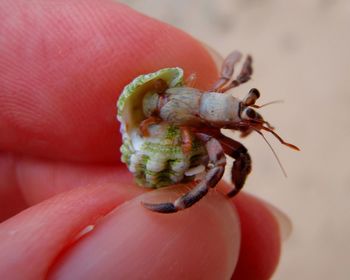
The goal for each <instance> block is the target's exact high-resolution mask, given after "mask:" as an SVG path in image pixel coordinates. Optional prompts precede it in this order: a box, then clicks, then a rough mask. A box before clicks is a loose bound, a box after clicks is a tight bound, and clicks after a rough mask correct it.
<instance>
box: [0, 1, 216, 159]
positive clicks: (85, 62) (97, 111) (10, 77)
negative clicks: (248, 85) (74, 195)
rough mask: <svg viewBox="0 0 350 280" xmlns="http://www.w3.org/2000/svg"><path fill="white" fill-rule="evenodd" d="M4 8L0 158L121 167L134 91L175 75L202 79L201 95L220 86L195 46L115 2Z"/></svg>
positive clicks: (176, 32)
mask: <svg viewBox="0 0 350 280" xmlns="http://www.w3.org/2000/svg"><path fill="white" fill-rule="evenodd" d="M1 5H2V9H0V18H1V19H2V20H1V22H0V33H1V34H2V36H1V38H6V40H2V41H1V44H0V88H1V91H0V132H1V137H0V150H6V151H12V152H17V153H24V154H29V155H35V156H40V157H45V158H54V159H65V160H70V161H85V162H86V161H89V162H117V161H119V158H120V154H119V151H118V149H117V148H116V147H118V146H119V145H120V143H121V138H120V134H119V125H118V123H117V121H116V119H115V116H116V108H115V104H116V101H117V98H118V95H119V94H120V92H121V91H122V89H123V87H124V86H125V85H126V84H128V83H129V82H130V81H131V80H132V79H134V78H135V77H137V76H138V75H140V74H145V73H149V72H152V71H156V70H159V69H160V68H164V67H172V66H180V67H183V68H184V69H185V72H186V73H187V74H188V75H189V74H191V73H194V72H195V73H197V76H198V81H197V84H198V86H199V87H200V88H208V87H209V86H210V84H211V83H212V82H213V81H214V80H215V79H216V76H217V70H216V66H215V64H214V62H213V60H212V58H211V57H210V55H209V54H208V52H207V50H205V49H204V48H203V46H201V45H200V44H199V43H198V42H197V41H196V40H194V39H193V38H191V37H190V36H188V35H187V34H185V33H184V32H182V31H180V30H177V29H176V28H173V27H171V26H169V25H166V24H164V23H161V22H159V21H156V20H154V19H151V18H149V17H146V16H144V15H141V14H139V13H137V12H135V11H133V10H132V9H130V8H128V7H127V6H124V5H122V4H119V3H116V1H111V0H110V1H109V0H104V1H92V0H77V1H59V2H57V1H46V0H36V1H19V0H17V1H13V0H8V1H6V0H5V1H2V4H1ZM141 27H142V28H141ZM28 139H30V141H28Z"/></svg>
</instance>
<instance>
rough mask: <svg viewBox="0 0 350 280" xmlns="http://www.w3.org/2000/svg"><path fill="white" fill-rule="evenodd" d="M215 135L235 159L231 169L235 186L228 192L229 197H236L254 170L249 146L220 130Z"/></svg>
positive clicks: (226, 152)
mask: <svg viewBox="0 0 350 280" xmlns="http://www.w3.org/2000/svg"><path fill="white" fill-rule="evenodd" d="M215 137H216V138H217V139H218V140H219V141H220V143H221V145H222V148H223V149H224V152H225V154H227V155H228V156H230V157H232V158H233V159H234V160H235V161H234V162H233V166H232V169H231V181H232V183H233V185H234V186H235V188H234V189H233V190H232V191H230V192H229V193H228V194H227V196H228V197H234V196H235V195H236V194H238V193H239V191H240V190H241V189H242V188H243V186H244V183H245V181H246V179H247V176H248V175H249V173H250V171H251V170H252V161H251V158H250V155H249V154H248V150H247V148H246V147H244V146H243V145H242V144H241V143H239V142H238V141H235V140H233V139H231V138H229V137H227V136H225V135H223V134H221V133H220V132H219V134H218V135H216V136H215Z"/></svg>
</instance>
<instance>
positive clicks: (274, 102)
mask: <svg viewBox="0 0 350 280" xmlns="http://www.w3.org/2000/svg"><path fill="white" fill-rule="evenodd" d="M283 102H284V101H283V100H274V101H271V102H267V103H265V104H263V105H256V104H254V105H250V107H253V108H257V109H260V108H262V107H266V106H268V105H271V104H278V103H283Z"/></svg>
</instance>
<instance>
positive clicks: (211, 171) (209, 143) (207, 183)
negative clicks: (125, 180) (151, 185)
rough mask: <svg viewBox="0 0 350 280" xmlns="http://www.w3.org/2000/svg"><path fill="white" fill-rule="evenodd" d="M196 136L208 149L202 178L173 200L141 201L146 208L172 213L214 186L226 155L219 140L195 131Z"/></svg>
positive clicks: (222, 170) (221, 170)
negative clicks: (207, 159) (207, 160)
mask: <svg viewBox="0 0 350 280" xmlns="http://www.w3.org/2000/svg"><path fill="white" fill-rule="evenodd" d="M196 136H197V138H198V139H200V140H201V141H203V142H204V143H205V147H206V149H207V151H208V157H209V163H208V167H207V168H208V170H207V172H206V174H205V175H204V178H203V179H202V180H201V181H199V183H198V184H197V185H196V186H195V187H194V188H193V189H192V190H190V191H189V192H188V193H186V194H185V195H183V196H181V197H179V198H178V199H176V200H175V202H165V203H146V202H143V205H144V206H145V207H146V208H147V209H149V210H152V211H155V212H160V213H174V212H177V211H180V210H183V209H186V208H188V207H190V206H192V205H193V204H195V203H196V202H197V201H199V200H200V199H201V198H203V197H204V196H205V195H206V194H207V193H208V191H209V189H210V188H213V187H215V186H216V185H217V183H218V182H219V181H220V180H221V178H222V176H223V174H224V171H225V165H226V157H225V154H224V151H223V149H222V147H221V145H220V143H219V141H218V140H216V139H215V138H213V137H211V136H209V135H206V134H203V133H196Z"/></svg>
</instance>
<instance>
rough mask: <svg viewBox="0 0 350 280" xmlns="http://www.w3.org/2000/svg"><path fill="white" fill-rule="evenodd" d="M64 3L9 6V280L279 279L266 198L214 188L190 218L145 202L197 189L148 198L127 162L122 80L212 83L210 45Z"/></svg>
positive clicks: (0, 70) (0, 102)
mask: <svg viewBox="0 0 350 280" xmlns="http://www.w3.org/2000/svg"><path fill="white" fill-rule="evenodd" d="M56 3H57V4H55V5H54V4H53V2H49V1H46V0H42V1H20V0H11V1H10V0H9V1H2V9H0V18H1V19H2V20H1V22H0V33H1V34H2V35H1V37H2V38H6V40H1V44H0V88H1V90H0V135H1V137H0V219H1V220H4V222H3V223H2V224H0V279H22V278H23V277H24V276H25V279H42V278H45V277H48V278H52V279H72V276H75V277H73V278H75V279H98V278H103V279H108V278H107V276H108V277H110V278H116V277H118V276H119V277H120V278H123V276H125V277H126V276H127V277H128V278H130V279H135V278H136V279H137V278H139V277H140V276H145V275H146V276H147V277H149V278H150V279H152V278H153V279H159V278H162V277H163V278H167V279H171V278H172V277H173V278H174V279H179V278H181V277H182V276H183V275H186V276H188V277H192V278H194V277H199V278H200V279H213V278H215V279H227V278H228V277H230V276H231V275H233V278H232V279H268V278H269V277H270V276H271V274H272V273H273V271H274V269H275V267H276V265H277V262H278V259H279V253H280V236H279V235H280V234H279V229H278V225H277V222H276V220H275V219H274V218H273V215H272V214H271V213H270V212H269V210H268V208H267V207H266V206H265V204H264V203H263V202H262V201H260V200H258V199H256V198H253V197H251V196H248V195H246V194H240V195H239V196H238V197H237V198H235V199H234V200H233V201H229V200H228V199H226V198H225V197H224V196H223V195H222V194H221V193H220V192H218V191H212V192H211V193H210V194H209V195H208V196H207V197H206V198H204V199H203V200H202V201H201V202H200V203H198V204H197V205H195V206H193V207H191V209H188V210H186V211H182V212H181V213H177V214H173V215H171V216H170V215H162V214H158V213H151V212H150V211H147V210H145V209H144V208H143V207H141V206H140V201H141V200H142V201H146V200H149V201H152V202H154V201H159V202H160V201H163V200H164V198H166V199H171V198H172V196H174V195H175V196H178V192H183V188H186V186H182V189H181V188H180V189H179V188H176V189H173V188H169V189H165V190H160V191H157V192H148V193H145V192H144V190H143V189H141V188H137V187H135V185H134V184H133V182H132V178H131V175H130V174H129V173H128V172H127V171H126V169H125V167H124V166H123V165H122V164H120V161H119V156H120V155H119V153H118V152H117V150H118V148H117V147H118V146H119V145H120V143H121V139H120V135H119V132H118V131H119V127H118V124H117V122H116V121H115V113H116V112H115V103H116V100H117V98H118V93H120V92H121V90H122V88H123V86H124V85H125V84H127V83H128V82H129V81H130V80H131V79H132V78H134V77H135V76H137V75H139V74H141V73H147V72H152V71H154V70H158V69H160V68H163V67H169V66H181V67H183V68H184V69H185V71H186V73H194V72H195V73H196V74H197V77H198V79H197V81H196V86H197V87H199V88H202V89H208V88H209V87H210V85H212V84H213V82H214V81H215V79H216V78H217V69H216V66H215V64H214V62H213V60H212V58H211V56H210V55H209V53H208V51H207V50H206V49H205V48H203V46H201V44H200V43H198V42H197V41H195V40H194V39H193V38H191V37H190V36H188V35H186V34H185V33H183V32H181V31H179V30H177V29H175V28H173V27H170V26H168V25H166V24H164V23H161V22H158V21H156V20H153V19H151V18H148V17H145V16H143V15H141V14H139V13H136V12H135V11H133V10H131V9H130V8H128V7H126V6H123V5H121V4H117V3H115V2H114V1H87V0H81V1H59V2H56ZM140 27H142V28H140ZM221 186H222V187H223V186H224V183H222V184H221ZM176 192H177V194H176ZM233 205H235V207H232V206H233ZM24 209H25V210H24ZM21 210H24V211H22V212H20V211H21ZM19 212H20V213H19ZM91 224H96V227H95V230H93V231H92V232H90V233H89V234H87V235H86V236H84V237H82V238H81V239H79V240H77V239H76V237H77V234H78V233H79V232H80V231H81V230H82V229H84V228H85V227H86V226H88V225H91ZM262 233H263V234H262ZM214 276H215V277H214Z"/></svg>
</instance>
